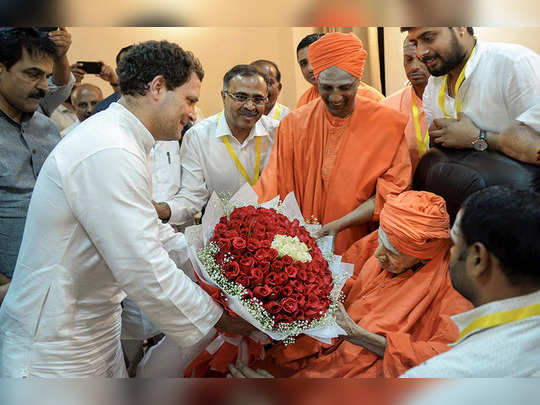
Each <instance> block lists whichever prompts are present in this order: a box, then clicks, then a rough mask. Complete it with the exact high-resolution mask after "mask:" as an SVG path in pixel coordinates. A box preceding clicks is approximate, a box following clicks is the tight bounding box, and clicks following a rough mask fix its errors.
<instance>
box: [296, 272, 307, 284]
mask: <svg viewBox="0 0 540 405" xmlns="http://www.w3.org/2000/svg"><path fill="white" fill-rule="evenodd" d="M297 277H298V278H299V279H300V280H302V281H306V280H307V272H306V271H305V270H304V269H300V270H299V271H298V274H297Z"/></svg>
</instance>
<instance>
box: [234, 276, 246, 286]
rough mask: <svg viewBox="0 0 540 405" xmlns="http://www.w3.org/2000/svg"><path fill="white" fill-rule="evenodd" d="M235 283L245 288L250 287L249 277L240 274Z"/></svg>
mask: <svg viewBox="0 0 540 405" xmlns="http://www.w3.org/2000/svg"><path fill="white" fill-rule="evenodd" d="M235 281H236V282H237V283H238V284H240V285H242V286H244V287H249V277H248V276H246V275H245V274H240V275H239V276H238V277H237V278H236V280H235Z"/></svg>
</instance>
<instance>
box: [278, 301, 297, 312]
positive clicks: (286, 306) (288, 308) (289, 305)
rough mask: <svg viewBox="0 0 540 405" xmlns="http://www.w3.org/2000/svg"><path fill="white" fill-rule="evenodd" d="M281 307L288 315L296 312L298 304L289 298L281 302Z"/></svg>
mask: <svg viewBox="0 0 540 405" xmlns="http://www.w3.org/2000/svg"><path fill="white" fill-rule="evenodd" d="M281 306H282V307H283V310H284V311H285V312H288V313H289V314H292V313H293V312H296V310H297V309H298V304H297V303H296V300H295V299H294V298H291V297H288V298H285V299H283V300H281Z"/></svg>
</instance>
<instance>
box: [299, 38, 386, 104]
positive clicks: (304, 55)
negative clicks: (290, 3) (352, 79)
mask: <svg viewBox="0 0 540 405" xmlns="http://www.w3.org/2000/svg"><path fill="white" fill-rule="evenodd" d="M324 35H325V34H309V35H307V36H306V37H304V38H303V39H302V40H301V41H300V43H299V44H298V46H297V48H296V60H297V62H298V66H299V67H300V70H301V71H302V75H303V76H304V79H306V81H307V82H308V83H309V84H311V87H310V88H309V89H307V90H306V92H305V93H304V94H302V96H300V99H299V100H298V103H297V104H296V108H299V107H302V106H303V105H304V104H307V103H309V102H310V101H313V100H315V99H317V98H319V96H320V94H319V88H318V86H317V79H316V78H315V74H314V73H313V68H312V67H311V63H310V62H309V56H308V49H309V46H310V45H311V44H312V43H314V42H315V41H317V40H319V39H320V38H322V37H323V36H324ZM357 92H358V95H359V96H361V97H366V98H369V99H370V100H373V101H380V100H382V99H384V96H383V95H382V94H381V92H379V91H378V90H376V89H374V88H373V87H371V86H370V85H368V84H366V83H364V82H363V81H359V83H358V90H357Z"/></svg>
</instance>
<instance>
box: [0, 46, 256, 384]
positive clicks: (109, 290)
mask: <svg viewBox="0 0 540 405" xmlns="http://www.w3.org/2000/svg"><path fill="white" fill-rule="evenodd" d="M118 73H119V81H120V88H121V92H122V97H121V98H120V100H119V102H118V103H114V104H112V105H111V106H110V108H108V109H107V110H106V111H103V112H102V113H100V114H96V115H95V116H93V117H90V118H89V119H87V120H85V121H84V122H83V123H81V124H80V125H79V126H78V127H77V128H76V129H75V130H74V132H73V134H72V136H69V137H66V138H65V139H64V140H63V141H62V142H61V143H60V144H59V145H58V146H57V147H56V148H55V149H54V150H53V152H52V153H51V154H50V155H49V157H48V158H47V160H46V162H45V164H44V165H43V168H42V169H41V172H40V175H39V177H38V180H37V183H36V186H35V189H34V194H33V198H32V200H31V202H30V208H29V211H28V217H27V222H26V227H25V232H24V236H23V241H22V245H21V248H20V252H19V257H18V260H17V264H16V271H15V276H14V277H13V279H12V282H11V285H10V288H9V290H8V293H7V295H6V297H5V299H4V302H3V304H2V307H1V308H0V353H1V355H0V376H1V377H16V378H25V377H126V376H127V374H126V369H125V365H124V360H123V356H122V350H121V347H120V329H121V325H120V314H121V310H122V309H121V306H120V302H121V301H122V300H123V299H124V298H125V296H126V294H128V295H129V296H130V298H131V299H132V300H133V301H134V302H135V303H136V304H137V306H139V308H140V309H141V310H142V311H143V312H144V314H145V315H147V316H148V317H149V318H150V320H151V321H152V322H153V323H154V324H155V325H156V326H157V327H158V328H159V329H160V330H162V331H163V332H164V333H166V334H167V336H169V338H170V339H173V340H174V341H175V342H176V343H177V344H178V345H180V346H182V347H189V346H192V345H195V344H197V342H199V341H200V340H201V339H202V338H203V337H204V336H205V335H207V334H208V332H209V331H210V330H211V329H212V328H213V327H214V326H215V327H217V328H221V329H223V330H224V331H226V332H229V333H233V334H238V333H240V334H249V333H250V332H251V331H252V330H253V328H252V327H251V326H250V325H249V324H247V323H246V322H245V321H242V320H238V319H233V318H232V317H231V316H229V315H226V313H225V312H223V309H222V308H221V307H220V306H219V305H217V304H216V303H215V302H214V301H213V300H212V299H211V298H210V297H209V296H208V295H207V294H206V293H205V292H204V291H203V290H202V289H201V288H200V287H199V286H198V285H196V284H195V283H194V282H192V281H191V280H190V279H189V278H188V277H187V276H186V275H185V274H184V273H183V272H182V271H181V270H179V269H178V268H177V267H176V265H175V263H174V262H173V261H172V260H171V257H174V256H178V255H180V256H181V255H183V254H185V252H184V251H183V250H182V249H183V247H185V244H184V243H183V240H182V239H181V236H180V235H181V234H175V233H174V232H173V231H172V230H171V229H170V228H168V227H163V225H162V224H161V223H160V221H159V220H158V218H157V216H156V214H155V210H154V207H153V206H152V204H151V198H152V197H151V196H152V180H151V168H150V166H151V163H150V161H149V159H148V155H149V153H150V150H151V148H152V145H153V144H154V143H155V141H156V140H164V141H165V140H174V139H179V136H180V128H182V127H183V126H184V125H185V124H186V123H187V120H188V119H189V115H190V114H191V113H192V110H193V106H194V105H195V103H196V102H197V101H198V98H199V94H200V87H201V80H202V78H203V75H204V73H203V71H202V67H201V65H200V63H199V62H198V60H197V59H196V58H195V57H194V56H193V55H192V54H191V53H189V52H185V51H184V50H182V49H181V48H180V47H179V46H178V45H176V44H172V43H170V42H167V41H161V42H157V41H148V42H144V43H141V44H139V45H136V46H134V47H133V48H132V49H130V50H129V52H128V54H127V55H126V56H125V57H124V58H123V59H122V61H121V63H120V66H119V67H118ZM179 238H180V239H179ZM170 256H171V257H170Z"/></svg>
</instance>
